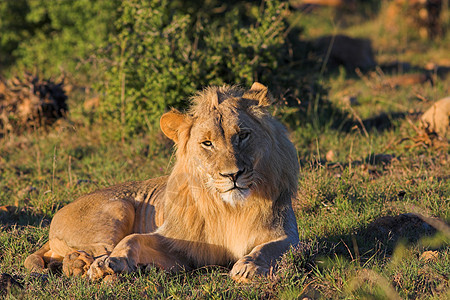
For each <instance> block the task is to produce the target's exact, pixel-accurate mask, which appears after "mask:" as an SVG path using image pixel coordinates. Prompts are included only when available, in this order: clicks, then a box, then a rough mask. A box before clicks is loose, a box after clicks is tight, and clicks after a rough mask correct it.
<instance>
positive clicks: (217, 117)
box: [161, 83, 295, 206]
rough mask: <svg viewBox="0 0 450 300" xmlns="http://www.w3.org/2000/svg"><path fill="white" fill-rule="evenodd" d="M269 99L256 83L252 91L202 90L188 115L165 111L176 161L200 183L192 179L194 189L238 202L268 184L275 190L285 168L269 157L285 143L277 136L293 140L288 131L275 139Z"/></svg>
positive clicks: (163, 124)
mask: <svg viewBox="0 0 450 300" xmlns="http://www.w3.org/2000/svg"><path fill="white" fill-rule="evenodd" d="M270 101H271V99H270V94H268V91H267V88H266V87H264V86H263V85H261V84H258V83H255V84H254V85H253V86H252V89H250V90H249V91H244V90H242V89H240V88H236V87H227V86H225V87H221V88H210V89H207V90H204V91H203V92H201V93H200V94H198V95H197V96H196V97H194V98H193V102H194V105H193V108H192V110H191V111H190V112H189V113H187V114H181V113H179V112H177V111H172V112H169V113H167V114H165V115H163V117H162V118H161V128H162V130H163V132H164V133H165V134H166V135H167V136H168V137H169V138H171V139H172V140H174V141H175V142H176V143H177V146H178V150H177V159H178V162H182V165H183V168H184V169H183V170H181V172H183V171H184V172H186V173H189V177H192V178H194V179H195V180H196V181H198V182H195V183H192V180H191V188H193V187H194V185H196V184H200V185H201V186H200V187H199V188H202V189H203V190H205V189H206V190H208V191H209V192H210V193H213V194H216V195H219V196H220V198H221V199H222V200H223V201H224V202H226V203H229V204H231V205H233V206H234V205H236V204H238V203H242V202H243V201H245V200H246V199H247V198H248V197H249V196H251V195H252V194H255V192H258V191H261V190H264V189H266V190H267V188H266V186H271V188H272V185H273V184H274V182H271V181H273V180H270V177H271V176H272V175H273V176H276V177H279V176H280V172H281V171H277V169H279V168H280V167H272V166H273V165H275V164H277V165H280V166H281V165H282V164H283V162H282V163H281V164H280V163H279V162H271V161H270V158H271V153H273V152H275V151H277V150H274V149H275V148H276V147H277V146H279V144H280V143H277V142H276V141H275V140H276V139H283V138H284V139H286V141H288V139H287V137H286V135H285V133H284V132H282V133H281V134H279V135H281V137H274V134H273V131H274V130H275V129H274V127H276V126H277V125H274V124H272V123H271V122H272V121H273V122H275V121H274V120H273V119H272V118H271V117H270V115H269V114H268V113H267V109H266V106H267V105H268V104H269V103H270ZM268 120H272V121H268ZM277 124H278V123H277ZM288 143H289V144H290V142H289V141H288ZM290 145H291V144H290ZM289 147H292V146H289ZM292 148H293V147H292ZM277 149H278V151H279V149H280V148H277ZM294 150H295V149H294ZM285 151H291V150H290V148H289V149H287V150H285ZM294 155H295V154H294ZM278 156H279V155H277V157H278ZM178 162H177V163H178ZM179 165H181V164H179ZM294 165H295V163H294ZM180 168H181V167H180ZM178 171H179V172H180V170H178ZM275 189H276V187H275ZM272 190H274V188H272Z"/></svg>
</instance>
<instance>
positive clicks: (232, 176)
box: [219, 169, 245, 182]
mask: <svg viewBox="0 0 450 300" xmlns="http://www.w3.org/2000/svg"><path fill="white" fill-rule="evenodd" d="M244 171H245V169H242V170H239V171H237V172H233V171H229V172H223V173H221V172H219V174H220V176H222V177H228V178H230V179H231V180H233V182H236V180H237V179H238V177H239V176H241V174H242V173H244Z"/></svg>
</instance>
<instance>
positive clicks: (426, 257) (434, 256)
mask: <svg viewBox="0 0 450 300" xmlns="http://www.w3.org/2000/svg"><path fill="white" fill-rule="evenodd" d="M438 258H439V253H438V252H437V251H425V252H424V253H422V255H420V257H419V260H422V261H425V262H434V261H437V260H438Z"/></svg>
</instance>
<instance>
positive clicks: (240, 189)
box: [25, 82, 299, 282]
mask: <svg viewBox="0 0 450 300" xmlns="http://www.w3.org/2000/svg"><path fill="white" fill-rule="evenodd" d="M272 102H273V97H272V96H271V94H270V93H269V91H268V89H267V87H265V86H264V85H262V84H260V83H258V82H255V83H254V84H253V85H252V87H251V88H250V89H249V90H245V89H243V88H241V87H238V86H228V85H224V86H221V87H209V88H205V89H204V90H203V91H201V92H198V93H197V94H196V95H195V96H194V97H192V105H191V108H190V109H189V110H188V111H187V112H185V113H181V112H179V111H177V110H174V109H173V110H171V111H169V112H167V113H165V114H164V115H163V116H162V117H161V119H160V126H161V129H162V131H163V133H164V134H165V135H166V136H167V137H168V138H170V139H172V140H173V141H174V143H175V146H176V162H175V163H174V166H173V170H172V172H171V174H170V175H168V176H163V177H159V178H155V179H149V180H145V181H140V182H128V183H123V184H118V185H115V186H112V187H109V188H105V189H102V190H99V191H96V192H93V193H91V194H88V195H85V196H82V197H80V198H79V199H77V200H76V201H74V202H72V203H70V204H68V205H67V206H65V207H63V208H62V209H61V210H59V211H58V212H57V213H56V214H55V216H54V218H53V220H52V222H51V225H50V232H49V241H48V242H47V243H46V244H45V245H44V246H43V247H42V248H41V249H40V250H38V251H37V252H35V253H34V254H31V255H30V256H28V257H27V259H26V260H25V267H26V268H27V269H29V270H35V271H39V270H43V269H44V268H45V267H48V265H49V264H50V265H51V264H52V263H59V264H61V263H62V269H63V272H64V274H66V275H68V276H70V275H78V276H86V277H88V278H90V279H91V280H103V279H105V278H106V277H108V276H116V274H118V273H129V272H134V271H136V270H137V269H138V268H146V267H148V266H156V267H158V268H161V269H164V270H167V271H172V272H178V271H182V270H185V271H186V270H192V269H195V268H199V267H202V266H207V265H221V266H226V267H231V271H230V276H231V278H232V279H234V280H235V281H238V282H247V281H249V280H251V279H252V278H254V277H256V276H265V275H268V274H270V273H271V272H272V271H273V270H274V269H273V268H274V267H275V266H276V261H277V260H278V259H279V258H280V257H281V255H282V254H283V253H284V252H285V251H286V250H288V249H289V247H290V246H294V245H296V244H298V242H299V235H298V229H297V221H296V219H295V215H294V211H293V209H292V200H293V199H294V198H295V197H296V194H297V183H298V172H299V171H298V170H299V165H298V159H297V152H296V149H295V147H294V146H293V144H292V143H291V141H290V140H289V138H288V134H287V131H286V129H285V128H284V126H283V125H281V123H279V122H278V121H276V120H275V119H274V118H273V117H272V116H271V115H270V113H269V111H268V107H269V106H270V105H271V103H272Z"/></svg>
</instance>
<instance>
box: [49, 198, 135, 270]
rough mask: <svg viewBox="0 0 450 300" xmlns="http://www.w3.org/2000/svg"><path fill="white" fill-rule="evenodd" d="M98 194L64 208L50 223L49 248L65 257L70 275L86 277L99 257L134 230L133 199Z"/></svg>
mask: <svg viewBox="0 0 450 300" xmlns="http://www.w3.org/2000/svg"><path fill="white" fill-rule="evenodd" d="M94 196H95V194H94ZM97 196H98V197H97V199H95V200H94V201H92V200H93V199H89V198H81V199H80V200H79V201H77V202H74V203H73V205H72V204H70V205H68V206H66V207H64V208H63V209H61V210H60V211H59V212H58V213H57V214H56V215H55V217H54V218H53V220H52V224H51V225H50V242H49V244H50V249H51V250H52V251H53V252H54V253H56V254H58V255H60V256H61V257H64V260H62V261H63V272H64V274H66V275H68V276H70V275H79V276H84V275H85V274H86V272H87V270H88V269H89V267H90V265H91V264H92V263H93V262H94V260H95V259H96V258H97V257H102V256H107V255H109V254H110V253H111V252H112V250H113V249H114V247H115V246H116V245H117V243H119V242H120V241H121V240H122V239H123V238H124V237H125V236H127V235H129V234H131V233H132V231H133V224H134V218H135V210H134V206H133V205H132V204H131V203H130V202H127V201H125V200H123V201H122V200H109V199H107V198H102V195H97ZM90 197H93V195H91V196H90Z"/></svg>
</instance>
